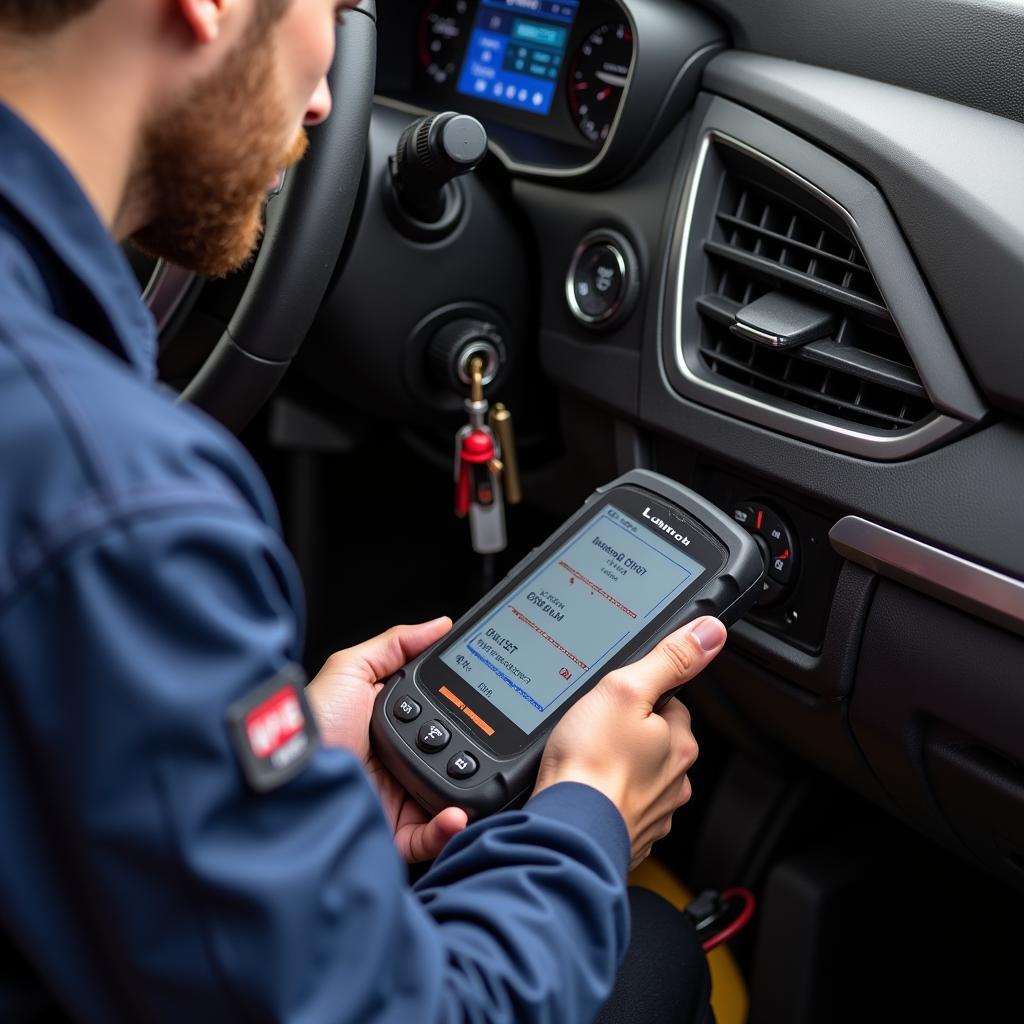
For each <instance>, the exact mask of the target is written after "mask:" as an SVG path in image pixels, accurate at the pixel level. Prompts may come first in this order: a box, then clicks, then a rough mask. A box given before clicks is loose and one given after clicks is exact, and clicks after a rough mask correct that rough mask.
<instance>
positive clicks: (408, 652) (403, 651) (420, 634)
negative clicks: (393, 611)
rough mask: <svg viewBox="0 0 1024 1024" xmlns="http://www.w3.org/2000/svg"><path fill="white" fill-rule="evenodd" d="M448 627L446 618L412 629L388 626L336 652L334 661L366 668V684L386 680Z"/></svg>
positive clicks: (438, 637)
mask: <svg viewBox="0 0 1024 1024" xmlns="http://www.w3.org/2000/svg"><path fill="white" fill-rule="evenodd" d="M451 628H452V620H451V619H449V618H448V616H447V615H442V616H441V618H439V619H433V620H431V621H430V622H420V623H417V624H416V625H415V626H392V627H391V629H389V630H388V631H387V632H386V633H381V634H380V635H379V636H375V637H372V638H371V639H369V640H365V641H364V642H363V643H361V644H356V646H355V647H349V648H347V649H346V650H344V651H339V652H338V653H337V654H336V655H334V658H335V659H337V662H338V663H339V664H340V665H344V666H356V667H359V666H366V668H367V670H368V671H364V672H363V673H361V674H363V675H368V676H369V678H370V681H373V680H379V679H386V678H387V677H388V676H390V675H391V674H392V673H394V672H397V671H398V670H399V669H400V668H401V667H402V666H403V665H404V664H405V663H406V662H407V661H410V660H411V659H413V658H415V657H416V655H418V654H421V653H422V652H423V651H425V650H426V649H427V648H428V647H429V646H430V645H431V644H432V643H435V642H436V641H438V640H440V639H441V637H443V636H444V635H445V633H447V632H448V630H449V629H451Z"/></svg>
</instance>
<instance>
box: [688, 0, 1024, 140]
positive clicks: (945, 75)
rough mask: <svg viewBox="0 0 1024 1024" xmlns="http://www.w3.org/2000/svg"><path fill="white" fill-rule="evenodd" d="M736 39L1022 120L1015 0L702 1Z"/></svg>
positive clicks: (1022, 29)
mask: <svg viewBox="0 0 1024 1024" xmlns="http://www.w3.org/2000/svg"><path fill="white" fill-rule="evenodd" d="M700 2H701V4H702V5H703V6H704V7H707V8H708V9H709V10H711V11H714V12H715V13H716V14H717V15H718V16H719V17H721V18H722V19H723V21H725V23H726V24H727V25H728V26H729V29H730V31H731V32H732V36H733V41H734V43H735V45H736V46H737V47H739V48H740V49H744V50H757V51H759V52H761V53H769V54H773V55H775V56H778V57H787V58H789V59H790V60H799V61H806V62H807V63H809V64H822V65H825V66H827V67H833V68H836V69H837V70H840V71H849V72H851V73H853V74H856V75H863V76H864V77H865V78H875V79H878V80H880V81H883V82H892V83H893V84H895V85H902V86H906V87H907V88H908V89H917V90H918V91H920V92H927V93H931V94H932V95H933V96H943V97H945V98H946V99H950V100H956V101H957V102H958V103H966V104H969V105H970V106H972V107H977V108H978V109H980V110H990V111H992V112H993V113H996V114H1002V115H1003V116H1004V117H1012V118H1015V119H1016V120H1018V121H1021V120H1024V76H1022V75H1021V73H1020V69H1021V66H1022V65H1024V5H1022V4H1020V3H1018V2H1017V0H814V2H813V3H808V2H807V0H771V2H766V0H755V2H752V0H700Z"/></svg>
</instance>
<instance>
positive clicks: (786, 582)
mask: <svg viewBox="0 0 1024 1024" xmlns="http://www.w3.org/2000/svg"><path fill="white" fill-rule="evenodd" d="M732 515H733V519H735V520H736V522H738V523H739V524H740V525H741V526H743V527H744V529H746V530H747V531H748V532H749V533H750V534H751V535H752V536H753V538H754V543H755V544H756V545H757V548H758V550H759V551H760V552H761V558H762V559H763V560H764V568H765V575H764V579H763V580H762V583H761V596H760V597H759V598H758V601H757V603H758V605H760V606H761V607H762V608H764V607H767V606H769V605H773V604H777V603H778V602H779V601H781V600H782V599H783V598H784V597H786V596H787V595H788V594H789V593H790V590H791V589H792V586H793V584H794V582H795V572H796V561H797V551H796V536H795V534H793V533H792V532H791V531H790V529H789V527H788V526H787V525H786V523H785V521H784V520H783V519H782V517H781V516H780V515H779V514H778V512H776V511H775V510H774V509H773V508H771V507H770V506H768V505H765V504H764V502H761V501H757V500H754V499H745V500H744V501H741V502H740V503H739V504H738V505H737V506H736V507H735V508H734V509H733V513H732Z"/></svg>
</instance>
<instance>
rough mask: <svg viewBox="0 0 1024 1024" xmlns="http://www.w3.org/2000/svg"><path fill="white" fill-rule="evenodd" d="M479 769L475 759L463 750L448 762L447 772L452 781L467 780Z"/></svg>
mask: <svg viewBox="0 0 1024 1024" xmlns="http://www.w3.org/2000/svg"><path fill="white" fill-rule="evenodd" d="M479 767H480V765H479V764H478V763H477V760H476V758H475V757H474V756H473V755H472V754H471V753H469V751H468V750H463V751H462V753H461V754H455V755H454V756H453V757H452V759H451V760H450V761H449V762H448V769H447V771H448V774H449V775H450V776H451V777H452V778H453V779H468V778H469V777H470V776H471V775H475V774H476V772H477V769H478V768H479Z"/></svg>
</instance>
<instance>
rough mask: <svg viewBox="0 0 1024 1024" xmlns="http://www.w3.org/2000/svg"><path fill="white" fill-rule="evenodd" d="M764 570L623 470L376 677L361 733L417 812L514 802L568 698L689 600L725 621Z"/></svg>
mask: <svg viewBox="0 0 1024 1024" xmlns="http://www.w3.org/2000/svg"><path fill="white" fill-rule="evenodd" d="M763 571H764V567H763V562H762V560H761V555H760V553H759V552H758V549H757V547H756V546H755V544H754V541H753V540H752V539H751V537H750V535H749V534H748V533H747V532H746V531H745V530H743V529H741V528H740V527H738V526H737V525H736V524H735V523H734V522H733V521H732V520H731V519H730V518H729V517H728V516H726V515H725V514H724V513H722V512H721V511H719V510H718V509H717V508H716V507H715V506H714V505H711V504H709V503H708V502H707V501H705V500H704V499H703V498H701V497H700V496H699V495H696V494H694V493H693V492H692V491H690V490H688V489H687V488H685V487H683V486H681V485H680V484H677V483H675V482H674V481H672V480H669V479H667V478H666V477H663V476H659V475H658V474H656V473H651V472H648V471H646V470H633V471H631V472H629V473H627V474H625V476H622V477H620V478H619V479H618V480H615V481H613V482H612V483H610V484H608V485H606V486H605V487H601V488H599V489H598V490H597V491H596V492H595V493H594V494H593V495H591V497H590V498H589V499H588V500H587V502H586V504H584V506H583V508H581V509H580V510H579V511H578V512H577V513H576V514H575V515H573V516H572V518H571V519H569V520H568V522H566V523H565V524H564V525H563V526H562V527H561V528H560V529H559V530H558V531H556V532H555V533H554V534H553V535H552V536H551V537H550V538H549V539H548V540H547V541H546V542H545V543H544V544H542V545H541V546H540V547H538V548H536V549H534V551H533V552H531V553H530V555H528V556H527V557H526V558H525V559H524V560H523V561H522V562H520V563H519V564H518V565H517V566H516V567H515V568H514V569H513V570H512V571H511V572H510V573H509V574H508V575H507V576H506V577H505V579H504V580H503V581H502V582H501V583H500V584H499V585H498V586H497V587H495V588H494V589H493V590H492V591H491V592H490V593H488V594H487V595H486V596H485V597H484V598H483V599H482V600H481V601H479V602H478V603H477V604H476V605H475V606H474V607H473V608H471V609H470V611H469V612H468V613H467V614H466V615H464V616H463V617H462V618H461V619H460V620H459V621H458V622H457V623H456V624H455V626H454V627H453V628H452V630H451V632H449V633H448V634H447V635H446V636H445V637H444V638H443V639H442V640H440V641H438V643H436V644H435V645H434V646H433V647H431V648H429V649H428V650H426V651H424V652H423V653H422V654H421V655H419V657H417V658H415V659H413V660H412V661H410V662H409V664H407V665H406V666H405V667H404V668H403V669H401V670H400V671H399V672H398V673H396V674H395V675H394V676H392V677H391V678H390V679H389V680H388V681H387V683H386V684H385V685H384V687H383V688H382V689H381V691H380V693H379V694H378V696H377V701H376V704H375V705H374V710H373V718H372V723H371V735H372V738H373V744H374V748H375V750H376V751H377V754H378V756H379V757H380V759H381V760H382V761H383V762H384V764H385V766H386V767H387V768H388V769H389V770H390V771H391V772H392V774H393V775H394V776H395V777H396V778H397V779H398V781H399V782H400V783H401V784H402V785H403V786H404V787H405V788H406V790H407V791H408V792H409V793H411V794H412V795H413V796H414V797H415V798H416V799H417V800H418V801H419V802H420V803H421V804H423V806H424V807H426V808H427V809H428V810H430V811H434V812H437V811H439V810H441V809H442V808H444V807H448V806H452V805H455V806H459V807H463V808H465V810H466V811H467V813H468V814H469V815H470V817H474V818H476V817H481V816H483V815H486V814H490V813H492V812H494V811H498V810H501V809H502V808H504V807H508V806H510V805H515V804H516V803H518V802H521V801H522V800H523V799H524V798H525V797H526V796H527V795H528V794H529V792H530V790H531V788H532V786H533V783H534V781H535V779H536V776H537V769H538V767H539V764H540V759H541V754H542V753H543V750H544V743H545V740H546V739H547V736H548V733H549V732H550V731H551V730H552V729H553V728H554V726H555V724H556V723H557V722H558V720H559V719H560V718H561V716H562V715H563V714H565V712H566V711H567V710H568V708H569V707H571V706H572V704H573V703H574V702H575V701H577V700H579V698H580V697H582V696H583V694H585V693H586V692H587V691H588V690H590V689H591V688H592V687H593V686H595V685H596V684H597V682H598V681H599V680H600V679H601V677H602V676H603V675H605V674H606V673H607V672H609V671H610V670H611V669H614V668H616V667H618V666H620V665H624V664H627V663H629V662H631V661H635V660H637V659H638V658H641V657H642V656H643V655H645V654H646V653H647V652H648V651H650V650H651V649H652V648H653V647H654V646H655V645H656V644H657V643H658V641H659V640H661V639H662V637H664V636H665V635H666V634H668V633H670V632H672V631H673V630H675V629H677V628H678V627H679V626H682V625H684V624H685V623H687V622H689V621H690V620H692V619H695V618H697V617H698V616H700V615H716V616H718V617H719V618H720V619H721V620H722V621H723V622H724V623H725V624H726V625H730V624H731V623H733V622H735V621H736V620H737V619H738V618H740V616H741V615H743V613H744V612H746V611H747V609H748V608H750V606H751V605H752V604H753V602H754V600H755V598H756V597H757V595H758V594H759V593H760V583H761V576H762V574H763Z"/></svg>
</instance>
